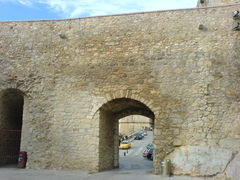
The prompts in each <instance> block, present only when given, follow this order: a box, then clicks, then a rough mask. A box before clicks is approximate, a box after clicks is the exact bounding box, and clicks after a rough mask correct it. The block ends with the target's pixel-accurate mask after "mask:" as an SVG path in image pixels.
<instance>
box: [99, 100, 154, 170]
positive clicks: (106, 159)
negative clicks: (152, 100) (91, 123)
mask: <svg viewBox="0 0 240 180" xmlns="http://www.w3.org/2000/svg"><path fill="white" fill-rule="evenodd" d="M130 115H142V116H145V117H148V118H150V119H152V124H153V122H154V118H155V116H154V113H153V112H152V111H151V109H150V108H149V107H147V106H146V105H145V104H143V103H141V102H140V101H137V100H133V99H129V98H118V99H114V100H111V101H109V102H108V103H106V104H104V105H103V106H102V107H101V108H100V109H99V170H100V171H101V170H109V169H114V168H118V167H119V119H121V118H124V117H126V116H130Z"/></svg>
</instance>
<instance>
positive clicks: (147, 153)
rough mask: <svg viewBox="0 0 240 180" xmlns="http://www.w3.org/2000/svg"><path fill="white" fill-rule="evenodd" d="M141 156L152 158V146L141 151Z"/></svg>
mask: <svg viewBox="0 0 240 180" xmlns="http://www.w3.org/2000/svg"><path fill="white" fill-rule="evenodd" d="M143 157H145V158H147V159H150V160H153V148H147V149H145V150H144V151H143Z"/></svg>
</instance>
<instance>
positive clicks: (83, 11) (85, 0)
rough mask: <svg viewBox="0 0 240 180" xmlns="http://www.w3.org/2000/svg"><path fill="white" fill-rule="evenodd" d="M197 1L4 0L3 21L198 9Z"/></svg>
mask: <svg viewBox="0 0 240 180" xmlns="http://www.w3.org/2000/svg"><path fill="white" fill-rule="evenodd" d="M196 4H197V0H0V21H11V20H40V19H66V18H77V17H88V16H100V15H111V14H123V13H132V12H142V11H156V10H169V9H183V8H194V7H196Z"/></svg>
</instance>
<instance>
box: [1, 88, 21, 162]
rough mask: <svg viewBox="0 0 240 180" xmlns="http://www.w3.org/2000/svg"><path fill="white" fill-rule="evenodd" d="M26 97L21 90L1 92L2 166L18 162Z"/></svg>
mask: <svg viewBox="0 0 240 180" xmlns="http://www.w3.org/2000/svg"><path fill="white" fill-rule="evenodd" d="M23 104H24V98H23V94H22V92H21V91H19V90H17V89H7V90H4V91H2V92H0V166H3V165H4V166H5V165H10V164H11V165H12V164H17V161H18V154H19V150H20V142H21V129H22V116H23Z"/></svg>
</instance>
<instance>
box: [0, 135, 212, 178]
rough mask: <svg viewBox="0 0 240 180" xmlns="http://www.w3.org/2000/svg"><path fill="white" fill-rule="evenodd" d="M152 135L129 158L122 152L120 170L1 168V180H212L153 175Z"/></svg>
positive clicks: (142, 141)
mask: <svg viewBox="0 0 240 180" xmlns="http://www.w3.org/2000/svg"><path fill="white" fill-rule="evenodd" d="M151 136H152V135H149V136H147V137H145V139H144V140H138V141H137V140H136V141H133V142H132V144H133V147H132V148H131V149H130V150H129V152H128V154H127V156H123V152H124V150H121V151H120V168H119V169H115V170H111V171H105V172H100V173H95V174H89V173H87V172H83V171H67V170H46V169H35V170H34V169H17V168H13V167H5V168H0V180H106V179H107V180H123V179H124V180H212V179H211V178H193V177H184V176H180V177H161V176H159V175H154V174H152V172H151V170H152V161H149V160H147V159H144V158H143V157H142V152H143V150H144V147H145V146H146V145H147V144H148V143H149V142H151V140H152V137H151Z"/></svg>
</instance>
